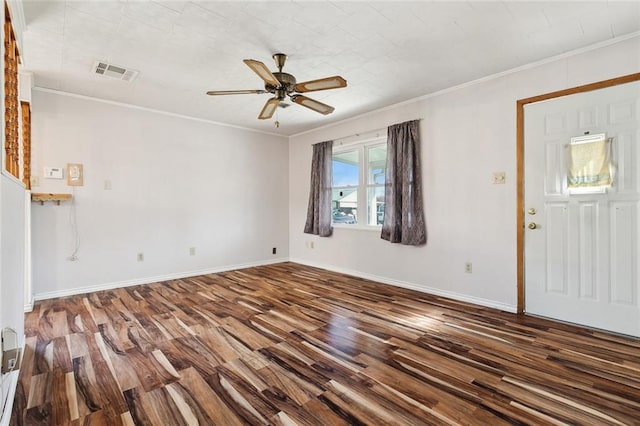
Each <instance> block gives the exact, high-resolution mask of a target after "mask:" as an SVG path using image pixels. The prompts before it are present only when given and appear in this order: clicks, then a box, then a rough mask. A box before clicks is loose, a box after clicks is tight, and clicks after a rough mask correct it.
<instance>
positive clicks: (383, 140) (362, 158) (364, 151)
mask: <svg viewBox="0 0 640 426" xmlns="http://www.w3.org/2000/svg"><path fill="white" fill-rule="evenodd" d="M381 145H387V135H386V134H385V135H384V136H376V137H373V138H368V139H365V140H360V141H355V142H350V143H343V144H339V145H336V144H334V146H333V150H332V161H333V156H334V155H335V154H339V153H342V152H348V151H357V152H358V167H359V170H358V185H356V186H354V185H346V186H336V185H332V186H331V194H332V208H333V191H334V190H336V189H356V191H357V193H358V197H357V214H358V217H357V220H358V222H357V223H355V224H347V223H335V222H333V212H332V214H331V226H333V227H334V228H339V229H354V230H360V231H377V232H379V231H380V230H381V229H382V224H380V225H377V224H376V225H370V224H369V211H368V209H369V203H368V197H369V190H370V189H371V188H384V187H385V185H386V179H385V183H382V184H376V183H370V182H369V148H372V147H375V146H381ZM385 174H386V173H385ZM361 206H365V208H364V209H363V208H361ZM363 219H364V223H363Z"/></svg>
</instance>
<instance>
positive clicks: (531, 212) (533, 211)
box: [527, 207, 536, 215]
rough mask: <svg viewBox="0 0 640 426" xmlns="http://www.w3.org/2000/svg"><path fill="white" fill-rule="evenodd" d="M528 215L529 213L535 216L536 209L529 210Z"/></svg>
mask: <svg viewBox="0 0 640 426" xmlns="http://www.w3.org/2000/svg"><path fill="white" fill-rule="evenodd" d="M527 213H529V214H530V215H534V214H536V209H535V208H533V207H531V208H530V209H529V210H527Z"/></svg>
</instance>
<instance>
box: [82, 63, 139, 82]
mask: <svg viewBox="0 0 640 426" xmlns="http://www.w3.org/2000/svg"><path fill="white" fill-rule="evenodd" d="M93 71H94V72H95V73H96V74H100V75H102V76H104V77H109V78H114V79H116V80H123V81H128V82H132V81H133V80H135V78H136V77H137V76H138V74H139V73H140V71H137V70H132V69H130V68H129V69H127V68H124V67H120V66H118V65H113V64H107V63H106V62H100V61H96V62H95V63H94V64H93Z"/></svg>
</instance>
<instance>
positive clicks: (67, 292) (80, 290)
mask: <svg viewBox="0 0 640 426" xmlns="http://www.w3.org/2000/svg"><path fill="white" fill-rule="evenodd" d="M288 261H289V258H287V257H282V258H278V259H269V260H261V261H258V262H249V263H240V264H237V265H226V266H220V267H217V268H209V269H199V270H195V271H186V272H178V273H175V274H167V275H159V276H155V277H145V278H136V279H134V280H127V281H117V282H111V283H104V284H96V285H89V286H86V287H76V288H70V289H64V290H58V291H49V292H45V293H36V294H35V295H34V300H46V299H54V298H56V297H66V296H74V295H76V294H84V293H92V292H94V291H102V290H113V289H115V288H121V287H130V286H134V285H142V284H152V283H157V282H160V281H168V280H178V279H181V278H189V277H196V276H198V275H207V274H215V273H218V272H226V271H233V270H236V269H246V268H252V267H254V266H264V265H272V264H274V263H282V262H288ZM25 308H26V306H25ZM31 309H33V306H31Z"/></svg>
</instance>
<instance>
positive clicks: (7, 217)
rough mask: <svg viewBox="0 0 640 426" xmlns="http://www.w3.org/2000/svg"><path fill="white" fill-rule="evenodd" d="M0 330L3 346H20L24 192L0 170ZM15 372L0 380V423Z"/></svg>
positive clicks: (5, 421) (6, 413)
mask: <svg viewBox="0 0 640 426" xmlns="http://www.w3.org/2000/svg"><path fill="white" fill-rule="evenodd" d="M0 194H1V198H0V201H1V202H0V212H1V213H0V218H1V220H0V231H1V232H0V241H1V242H0V245H1V249H0V253H1V254H0V259H1V261H0V264H1V266H0V283H1V285H0V331H1V330H2V329H4V328H5V327H8V328H12V329H13V330H15V332H16V336H15V338H14V335H13V333H10V332H8V331H7V334H6V336H7V340H6V341H5V345H6V348H8V349H13V348H15V347H24V339H23V336H24V286H25V274H24V272H25V235H26V234H25V232H26V223H25V195H26V192H25V190H24V185H23V184H22V182H20V181H19V180H17V179H16V178H14V177H13V176H9V175H7V174H5V173H4V172H2V173H0ZM17 375H18V373H17V372H13V373H8V374H3V375H2V378H1V380H0V383H1V386H0V388H1V392H0V394H1V396H0V414H1V415H0V422H2V424H8V416H9V415H10V413H11V409H10V407H7V409H6V410H5V411H3V408H2V406H3V405H4V403H5V401H7V404H11V401H13V397H12V396H11V395H12V394H13V391H14V389H15V383H16V378H17Z"/></svg>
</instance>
